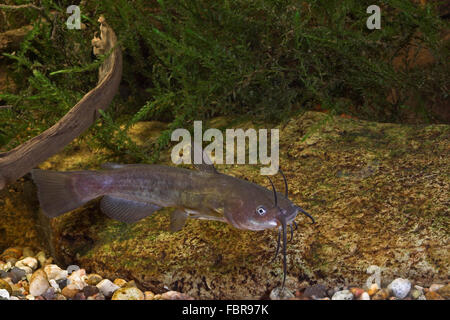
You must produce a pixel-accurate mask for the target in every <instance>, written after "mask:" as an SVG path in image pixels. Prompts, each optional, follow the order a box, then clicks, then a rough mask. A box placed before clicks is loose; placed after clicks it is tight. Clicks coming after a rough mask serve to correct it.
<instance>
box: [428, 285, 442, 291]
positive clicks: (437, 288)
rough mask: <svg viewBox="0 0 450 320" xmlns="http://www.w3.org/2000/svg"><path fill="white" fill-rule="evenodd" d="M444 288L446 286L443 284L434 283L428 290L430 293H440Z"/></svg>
mask: <svg viewBox="0 0 450 320" xmlns="http://www.w3.org/2000/svg"><path fill="white" fill-rule="evenodd" d="M443 286H444V285H443V284H439V283H433V284H432V285H431V286H430V288H429V289H428V290H430V291H438V290H439V289H440V288H442V287H443Z"/></svg>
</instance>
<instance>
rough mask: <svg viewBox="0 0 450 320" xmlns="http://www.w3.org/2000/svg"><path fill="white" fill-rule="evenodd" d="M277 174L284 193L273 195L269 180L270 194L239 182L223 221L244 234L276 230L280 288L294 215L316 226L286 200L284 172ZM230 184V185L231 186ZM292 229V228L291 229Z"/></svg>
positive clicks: (259, 187) (249, 184)
mask: <svg viewBox="0 0 450 320" xmlns="http://www.w3.org/2000/svg"><path fill="white" fill-rule="evenodd" d="M279 172H280V173H281V175H282V176H283V180H284V184H285V193H284V195H283V194H280V193H278V192H277V191H276V189H275V186H274V184H273V182H272V180H271V179H270V178H269V177H268V179H269V181H270V184H271V186H272V191H270V190H268V189H266V188H264V187H261V186H259V185H257V184H253V183H242V180H236V183H234V184H235V185H233V188H232V190H233V191H234V192H233V194H232V196H231V197H230V198H229V199H228V200H227V201H226V202H225V210H224V211H225V212H224V214H225V218H226V219H227V220H228V222H229V223H230V224H232V225H233V226H235V227H236V228H239V229H245V230H253V231H259V230H265V229H271V228H275V227H277V228H278V240H277V249H276V253H275V257H274V260H275V258H276V257H277V256H278V252H279V250H280V244H281V238H283V249H282V252H283V271H284V276H283V285H282V288H284V284H285V281H286V244H287V229H288V227H289V228H290V233H291V238H290V240H289V241H291V240H292V237H293V233H294V227H295V230H296V229H297V224H296V222H295V221H294V220H295V217H296V216H297V214H299V213H302V214H304V215H306V216H307V217H308V218H310V219H311V221H312V223H315V221H314V218H313V217H312V216H311V215H310V214H308V213H307V212H306V211H305V210H303V209H302V208H301V207H299V206H297V205H295V204H294V203H293V202H292V201H291V200H289V198H288V192H289V191H288V184H287V181H286V177H285V175H284V174H283V171H282V170H281V169H280V170H279ZM231 183H233V182H231ZM293 226H294V227H293Z"/></svg>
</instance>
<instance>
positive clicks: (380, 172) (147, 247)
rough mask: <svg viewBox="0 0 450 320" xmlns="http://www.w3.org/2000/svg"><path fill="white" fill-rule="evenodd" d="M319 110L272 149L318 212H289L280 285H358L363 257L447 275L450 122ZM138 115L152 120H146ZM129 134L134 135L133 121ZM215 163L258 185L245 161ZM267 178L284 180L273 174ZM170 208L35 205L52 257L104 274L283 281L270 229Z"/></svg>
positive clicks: (213, 290)
mask: <svg viewBox="0 0 450 320" xmlns="http://www.w3.org/2000/svg"><path fill="white" fill-rule="evenodd" d="M326 117H327V116H326V115H324V114H321V113H314V112H308V113H306V114H305V115H303V116H301V117H297V118H293V119H291V121H290V122H289V123H288V124H287V125H286V127H284V128H282V130H281V131H280V143H281V145H280V159H281V165H282V168H283V171H284V173H285V175H286V176H287V179H288V183H289V189H290V195H291V198H292V199H293V201H294V202H295V203H297V204H299V205H301V206H302V207H303V208H305V209H306V210H307V211H308V212H310V213H311V214H312V215H314V217H315V218H316V220H317V224H316V225H310V224H309V221H308V220H307V219H305V218H304V217H303V216H298V217H297V219H296V222H297V223H298V225H299V229H298V231H297V232H296V233H295V234H294V240H293V241H292V242H291V243H290V244H289V245H288V250H287V253H288V277H287V281H286V285H287V287H288V288H291V289H295V288H298V287H299V286H301V284H302V282H304V281H308V282H310V283H314V282H318V283H323V284H326V285H330V286H334V285H341V284H345V285H361V284H362V283H365V281H366V279H367V278H368V277H369V275H368V274H367V273H366V270H367V268H368V267H369V266H371V265H377V266H379V267H381V268H382V269H383V270H382V273H381V276H382V282H384V283H386V282H389V280H393V279H394V278H395V277H404V278H408V279H411V280H414V281H416V282H417V283H418V284H424V285H429V284H430V283H432V282H439V281H443V280H446V278H447V277H448V274H449V271H450V259H449V252H450V250H449V249H450V246H449V236H448V226H449V216H450V212H449V210H450V209H449V207H450V206H449V205H450V203H449V198H448V193H449V189H450V177H449V175H448V172H450V150H449V148H448V146H449V144H450V126H448V125H430V126H409V125H397V124H382V123H374V122H366V121H359V120H354V119H343V118H339V117H335V118H330V121H329V122H328V123H326V124H325V125H324V126H323V127H322V128H321V129H319V127H320V124H321V123H323V121H324V120H325V119H326ZM139 127H140V129H141V130H144V131H145V132H151V131H152V129H151V128H150V127H152V126H145V125H144V123H140V124H139ZM314 129H317V131H316V132H315V133H313V134H311V135H310V136H309V137H308V138H307V139H306V140H305V141H302V137H303V136H304V134H305V133H307V132H310V131H311V130H312V131H313V132H314ZM134 136H135V137H136V138H137V139H138V138H139V137H140V135H139V132H135V133H134ZM141 142H143V143H149V142H148V139H145V140H144V141H141ZM141 142H140V143H141ZM98 161H99V160H98V155H95V154H92V152H90V151H89V148H88V147H87V146H84V145H81V146H80V150H78V151H76V152H74V151H72V150H67V151H64V152H62V153H59V154H58V155H55V156H54V157H52V158H50V159H49V160H48V161H46V162H44V163H43V164H42V165H41V166H40V167H41V168H42V169H55V170H77V169H80V168H83V169H87V168H91V169H98V167H99V163H98ZM168 164H170V163H169V162H168ZM218 169H219V170H220V171H223V172H225V173H227V174H232V175H235V176H238V177H240V178H243V177H247V178H249V179H251V180H254V181H255V182H257V183H260V184H262V185H266V186H267V181H266V179H265V177H262V176H260V175H259V170H258V168H255V167H254V166H249V165H243V166H218ZM275 180H276V183H277V185H278V186H279V187H280V188H281V189H282V187H283V185H282V184H283V182H282V180H281V178H280V179H278V178H277V179H275ZM15 189H16V190H17V191H19V192H20V190H19V187H17V188H15ZM5 191H6V190H5ZM17 193H18V192H14V193H11V197H10V199H11V202H13V204H12V205H11V202H10V205H9V207H8V208H9V210H10V212H14V213H15V215H16V217H17V216H21V217H24V215H25V212H23V211H21V210H26V209H27V208H23V209H21V210H19V209H18V210H17V211H15V209H14V203H19V202H18V201H19V200H18V198H14V197H13V195H17ZM6 198H8V195H6ZM22 201H23V199H22ZM26 201H29V200H26ZM34 201H35V200H34ZM5 205H6V204H5ZM1 206H2V202H1V201H0V212H5V210H2V207H1ZM28 208H33V204H30V205H29V206H28ZM32 210H34V211H37V210H38V209H37V207H34V208H33V209H32ZM169 212H170V210H164V211H162V212H158V213H157V214H155V215H153V216H150V217H148V218H146V219H144V220H142V221H140V222H138V223H136V224H132V225H127V224H124V223H120V222H117V221H114V220H111V219H109V218H107V217H106V216H105V215H103V214H102V213H101V212H100V211H99V209H98V204H97V202H96V201H94V202H92V203H90V204H88V205H87V206H85V207H84V208H80V209H77V210H75V211H73V212H71V213H68V214H66V215H63V216H61V217H58V218H56V219H53V220H48V219H47V218H45V217H43V216H42V215H40V227H39V229H38V231H40V232H45V241H46V249H47V250H49V251H50V253H51V254H52V255H53V256H55V257H57V258H58V260H59V263H61V264H66V265H68V264H78V265H80V266H82V267H85V268H87V269H88V272H89V271H90V272H98V273H102V275H104V276H106V277H109V278H115V277H123V278H126V279H134V280H135V281H136V283H137V284H138V286H140V287H141V288H147V289H150V290H154V291H161V290H163V287H164V286H167V287H169V288H170V289H174V290H179V291H182V292H185V293H187V294H189V295H191V296H193V297H196V298H220V299H224V298H229V299H238V298H260V297H263V296H267V294H268V293H269V292H270V290H271V289H273V288H274V287H276V286H278V285H280V282H281V280H282V263H281V260H279V259H278V260H276V261H275V262H274V263H270V261H271V260H272V258H273V255H274V252H275V244H276V231H275V230H267V231H264V232H251V231H241V230H237V229H234V228H232V227H230V226H228V225H225V224H222V223H220V222H213V221H198V220H191V221H189V222H188V223H187V225H186V227H185V228H184V229H182V230H181V231H179V232H177V233H170V232H169V231H168V228H169ZM29 215H31V214H29ZM23 220H24V219H22V223H23ZM6 221H8V223H15V222H14V221H13V215H10V216H9V220H8V217H6V218H5V217H0V229H2V228H3V229H4V234H5V236H7V238H8V239H18V240H17V241H19V240H21V239H22V238H24V237H25V235H23V234H24V231H21V230H23V228H22V229H19V228H17V230H16V231H18V232H22V236H21V234H20V233H19V234H18V235H16V237H13V236H12V235H11V234H10V233H12V232H15V231H13V229H10V226H9V225H7V224H4V223H6ZM16 224H17V223H16ZM30 225H31V224H30ZM28 232H31V230H29V231H28ZM0 240H1V239H0ZM11 244H12V243H11V242H9V243H8V244H7V245H8V246H11ZM0 245H1V244H0ZM28 245H29V244H28ZM5 246H6V245H5Z"/></svg>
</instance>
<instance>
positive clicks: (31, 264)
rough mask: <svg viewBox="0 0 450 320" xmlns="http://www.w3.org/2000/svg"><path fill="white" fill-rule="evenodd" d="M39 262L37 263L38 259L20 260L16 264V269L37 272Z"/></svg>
mask: <svg viewBox="0 0 450 320" xmlns="http://www.w3.org/2000/svg"><path fill="white" fill-rule="evenodd" d="M38 264H39V262H38V261H37V259H36V258H33V257H27V258H25V259H22V260H19V261H17V262H16V267H17V268H21V269H22V268H24V267H26V268H29V269H31V270H36V269H37V267H38ZM27 273H31V272H27Z"/></svg>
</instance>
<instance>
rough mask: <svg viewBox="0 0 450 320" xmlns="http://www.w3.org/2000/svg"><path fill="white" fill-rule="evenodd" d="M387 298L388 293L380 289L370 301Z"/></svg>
mask: <svg viewBox="0 0 450 320" xmlns="http://www.w3.org/2000/svg"><path fill="white" fill-rule="evenodd" d="M388 298H389V291H388V290H387V289H381V290H378V291H377V293H375V294H374V296H373V297H372V300H386V299H388Z"/></svg>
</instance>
